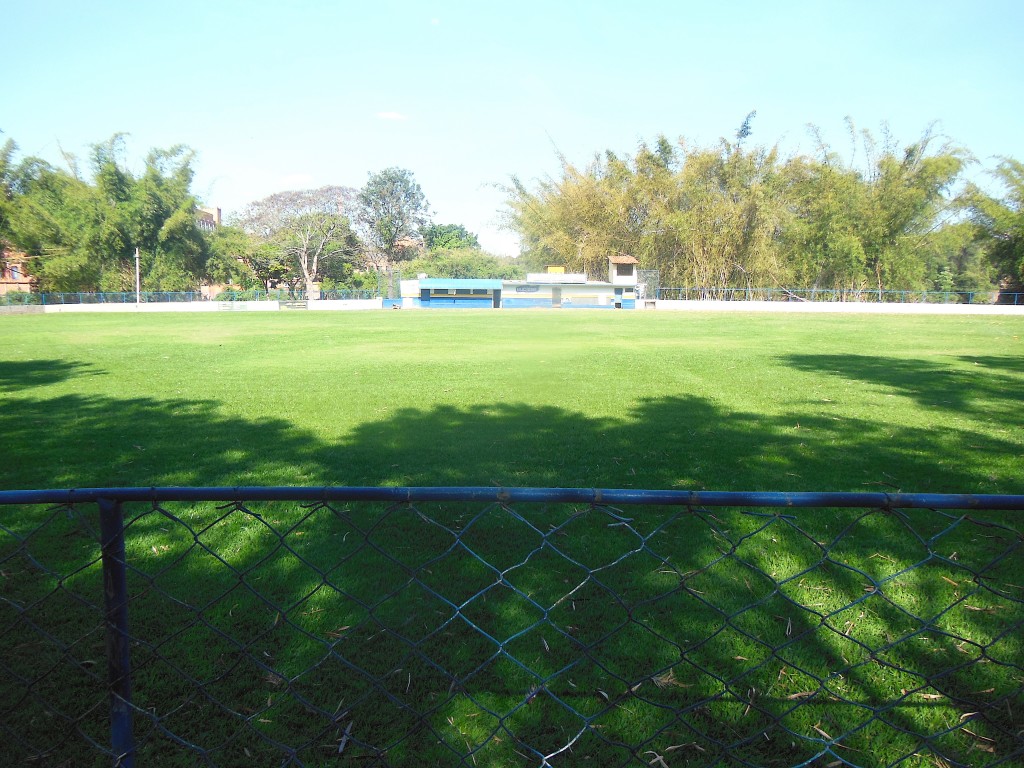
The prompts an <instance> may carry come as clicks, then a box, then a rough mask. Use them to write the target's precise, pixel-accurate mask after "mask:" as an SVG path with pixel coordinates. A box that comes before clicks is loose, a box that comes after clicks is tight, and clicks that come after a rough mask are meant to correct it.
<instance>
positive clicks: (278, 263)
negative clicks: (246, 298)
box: [206, 226, 288, 291]
mask: <svg viewBox="0 0 1024 768" xmlns="http://www.w3.org/2000/svg"><path fill="white" fill-rule="evenodd" d="M208 242H209V247H210V258H209V260H208V261H207V262H206V276H207V279H208V280H209V281H210V282H211V283H215V284H227V285H240V286H241V287H242V288H244V289H246V290H248V289H250V288H255V287H257V286H258V287H260V288H263V289H264V290H268V291H269V290H271V289H272V288H273V287H274V286H276V285H277V283H278V282H279V281H281V280H283V279H284V276H285V275H286V274H287V272H288V265H287V262H286V261H285V260H284V259H283V254H281V256H282V258H276V257H277V256H278V254H279V251H277V250H276V249H275V248H273V247H272V246H269V245H267V244H266V243H264V242H263V241H262V240H260V239H259V238H257V237H255V236H253V235H250V234H248V233H246V232H245V231H244V230H242V229H240V228H238V227H231V226H223V227H217V229H215V230H214V231H213V232H211V233H210V235H209V236H208Z"/></svg>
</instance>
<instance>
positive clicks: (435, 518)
mask: <svg viewBox="0 0 1024 768" xmlns="http://www.w3.org/2000/svg"><path fill="white" fill-rule="evenodd" d="M1014 510H1015V511H1014ZM1021 510H1024V497H1021V496H1016V497H1007V496H992V497H970V496H901V495H884V494H787V495H783V494H729V493H717V494H716V493H672V492H653V491H628V492H627V491H603V492H596V491H584V490H571V489H570V490H565V489H562V490H558V489H547V490H545V489H519V490H510V491H499V490H498V489H479V488H477V489H473V488H462V489H386V488H380V489H326V490H325V489H301V488H300V489H148V490H140V489H105V490H96V491H74V492H69V491H66V492H56V491H53V492H0V763H3V764H5V765H52V766H65V765H67V766H71V765H74V766H78V765H110V764H112V763H113V764H115V765H161V766H163V765H182V766H185V765H197V764H199V765H216V766H243V765H244V766H250V765H306V766H326V765H331V766H334V765H360V766H361V765H424V764H426V765H431V764H435V765H460V766H507V765H559V766H561V765H564V766H575V765H584V764H586V765H602V766H605V765H612V766H617V765H623V766H625V765H637V766H640V765H653V766H661V767H662V768H664V767H665V766H732V765H745V766H798V765H799V766H840V765H852V766H894V765H928V766H941V767H946V766H954V765H963V766H994V765H1020V764H1022V763H1024V738H1022V729H1024V557H1022V555H1024V540H1022V536H1021V533H1020V532H1019V531H1020V527H1019V525H1017V523H1019V519H1020V511H1021Z"/></svg>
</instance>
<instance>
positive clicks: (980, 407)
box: [783, 355, 1024, 426]
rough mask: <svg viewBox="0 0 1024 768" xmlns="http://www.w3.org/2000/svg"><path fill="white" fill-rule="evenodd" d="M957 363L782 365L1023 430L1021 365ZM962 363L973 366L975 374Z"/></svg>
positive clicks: (995, 360)
mask: <svg viewBox="0 0 1024 768" xmlns="http://www.w3.org/2000/svg"><path fill="white" fill-rule="evenodd" d="M959 360H960V361H961V364H959V365H942V364H940V363H937V362H931V361H927V360H913V359H894V358H892V357H875V356H871V355H789V356H787V357H785V358H783V362H785V363H786V364H788V365H790V366H792V367H794V368H796V369H798V370H803V371H809V372H813V373H820V372H825V373H829V374H832V375H834V376H838V377H841V378H844V379H849V380H852V381H858V382H863V383H866V384H874V385H877V386H881V387H886V388H889V389H892V390H895V391H896V392H898V393H899V394H901V395H905V396H906V397H909V398H911V399H913V400H915V401H917V402H918V403H920V404H921V405H923V406H925V407H928V408H939V409H943V410H947V411H951V412H958V413H964V414H969V415H971V416H975V417H979V416H980V417H985V418H991V419H1001V420H1005V421H1006V422H1007V424H1008V425H1010V424H1016V425H1018V426H1024V422H1022V420H1021V414H1022V406H1024V377H1022V376H1021V375H1020V374H1022V373H1024V365H1022V364H1021V361H1020V359H1019V358H1016V357H1010V356H1007V357H985V358H970V357H961V358H959ZM965 364H967V365H970V364H974V365H976V366H978V369H977V370H974V369H973V368H970V367H965Z"/></svg>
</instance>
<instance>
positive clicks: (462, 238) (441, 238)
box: [420, 224, 480, 251]
mask: <svg viewBox="0 0 1024 768" xmlns="http://www.w3.org/2000/svg"><path fill="white" fill-rule="evenodd" d="M420 234H421V235H422V236H423V245H424V247H425V248H426V249H427V251H451V250H456V249H459V248H479V247H480V241H479V240H478V239H477V236H476V235H475V234H473V233H472V232H470V231H469V230H468V229H466V228H465V227H464V226H462V225H461V224H427V225H426V226H425V227H423V229H422V230H421V233H420Z"/></svg>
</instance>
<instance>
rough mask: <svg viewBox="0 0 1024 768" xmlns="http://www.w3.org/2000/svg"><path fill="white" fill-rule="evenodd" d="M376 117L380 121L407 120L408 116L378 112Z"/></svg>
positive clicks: (398, 113)
mask: <svg viewBox="0 0 1024 768" xmlns="http://www.w3.org/2000/svg"><path fill="white" fill-rule="evenodd" d="M377 117H378V118H380V119H381V120H408V119H409V116H408V115H403V114H402V113H401V112H378V113H377Z"/></svg>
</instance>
